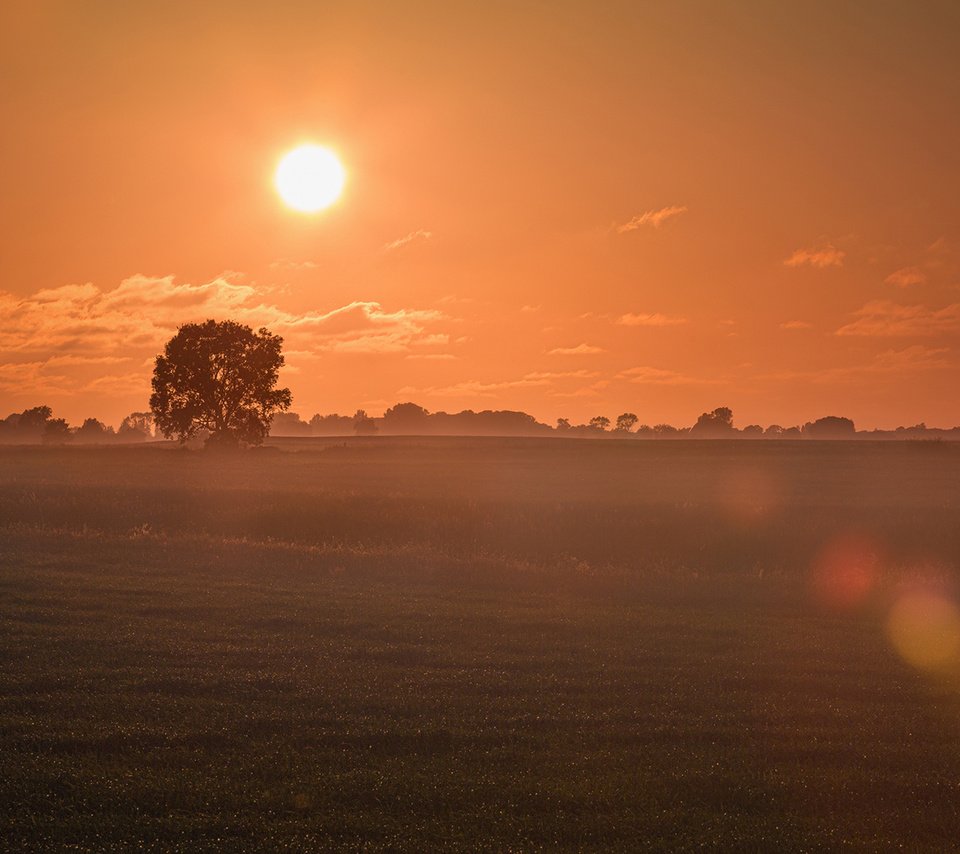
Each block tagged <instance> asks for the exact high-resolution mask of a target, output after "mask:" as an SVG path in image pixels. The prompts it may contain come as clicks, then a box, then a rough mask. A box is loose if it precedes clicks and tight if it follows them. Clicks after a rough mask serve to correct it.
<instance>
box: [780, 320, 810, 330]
mask: <svg viewBox="0 0 960 854" xmlns="http://www.w3.org/2000/svg"><path fill="white" fill-rule="evenodd" d="M780 328H781V329H813V324H812V323H808V322H807V321H806V320H788V321H786V322H785V323H781V324H780Z"/></svg>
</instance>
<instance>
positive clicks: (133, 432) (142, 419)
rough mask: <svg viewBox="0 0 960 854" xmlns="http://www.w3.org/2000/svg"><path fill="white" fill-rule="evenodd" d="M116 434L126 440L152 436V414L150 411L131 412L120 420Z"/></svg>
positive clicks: (139, 439)
mask: <svg viewBox="0 0 960 854" xmlns="http://www.w3.org/2000/svg"><path fill="white" fill-rule="evenodd" d="M117 435H118V436H120V438H121V439H124V440H126V441H131V440H133V441H143V440H144V439H149V438H151V437H152V436H153V414H152V413H150V412H131V413H130V414H129V415H128V416H127V417H126V418H124V419H123V421H121V422H120V429H119V430H118V431H117Z"/></svg>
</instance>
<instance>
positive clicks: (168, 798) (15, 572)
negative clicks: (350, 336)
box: [0, 438, 960, 850]
mask: <svg viewBox="0 0 960 854" xmlns="http://www.w3.org/2000/svg"><path fill="white" fill-rule="evenodd" d="M958 521H960V446H958V445H952V444H947V443H869V442H856V443H843V442H837V443H829V442H828V443H818V442H694V441H684V442H640V441H613V440H611V441H604V442H600V441H577V440H569V441H567V440H560V439H547V440H497V439H487V440H468V439H439V438H438V439H383V438H371V439H356V440H346V441H343V440H337V441H322V440H304V441H297V440H290V441H283V440H277V441H275V442H274V443H273V444H272V445H271V446H269V447H266V448H263V449H260V450H257V451H253V452H249V453H246V454H241V455H236V456H217V455H211V454H203V453H191V452H184V451H179V450H175V449H170V448H166V447H161V446H152V447H111V448H66V449H53V448H0V524H2V528H0V558H2V564H0V656H2V657H0V684H2V686H3V687H2V694H0V738H2V754H0V821H2V824H0V836H2V837H3V838H4V839H5V840H6V844H7V845H9V846H11V847H14V848H44V847H47V848H56V847H66V846H73V847H74V848H76V849H78V850H105V849H110V848H111V847H113V848H118V849H119V848H129V847H143V848H150V847H153V848H155V849H157V850H170V849H175V848H178V847H179V848H182V849H190V850H203V849H209V850H215V849H223V848H248V849H254V850H256V849H266V850H277V849H288V850H308V849H316V848H322V847H340V848H345V849H360V848H364V847H366V848H373V849H377V848H393V849H396V848H401V849H409V850H425V849H463V850H477V849H487V850H507V849H513V850H536V849H548V850H553V849H557V848H567V849H579V850H584V849H605V850H611V849H614V850H616V849H621V850H635V849H636V848H638V847H644V846H647V847H661V848H669V849H684V848H687V849H693V848H700V847H706V848H708V849H710V848H714V849H715V848H719V847H723V848H731V849H740V850H758V849H774V848H778V849H783V850H809V849H812V848H822V847H828V848H837V847H845V846H849V847H853V848H860V849H863V850H878V849H883V848H890V847H896V846H900V845H903V846H907V847H911V848H917V847H919V848H922V849H927V850H946V849H949V848H951V847H954V846H955V845H956V840H957V839H958V838H960V680H958V675H960V658H958V656H960V622H958V620H957V619H956V602H957V598H956V596H957V582H958V580H960V575H958V567H960V525H958Z"/></svg>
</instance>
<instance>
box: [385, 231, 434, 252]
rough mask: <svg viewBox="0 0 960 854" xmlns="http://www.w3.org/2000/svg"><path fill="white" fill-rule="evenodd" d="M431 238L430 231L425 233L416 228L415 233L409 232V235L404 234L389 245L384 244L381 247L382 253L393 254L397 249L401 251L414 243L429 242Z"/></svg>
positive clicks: (431, 233)
mask: <svg viewBox="0 0 960 854" xmlns="http://www.w3.org/2000/svg"><path fill="white" fill-rule="evenodd" d="M432 237H433V232H432V231H425V230H424V229H422V228H418V229H417V230H416V231H411V232H410V233H409V234H405V235H404V236H403V237H398V238H397V239H396V240H393V241H391V242H390V243H385V244H384V245H383V251H384V252H393V251H395V250H397V249H402V248H403V247H404V246H409V245H410V244H411V243H413V242H415V241H418V240H419V241H422V240H430V238H432Z"/></svg>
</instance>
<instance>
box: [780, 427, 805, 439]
mask: <svg viewBox="0 0 960 854" xmlns="http://www.w3.org/2000/svg"><path fill="white" fill-rule="evenodd" d="M801 435H803V434H802V433H801V432H800V428H799V427H787V428H786V429H785V430H784V431H783V438H784V439H799V438H800V436H801Z"/></svg>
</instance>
